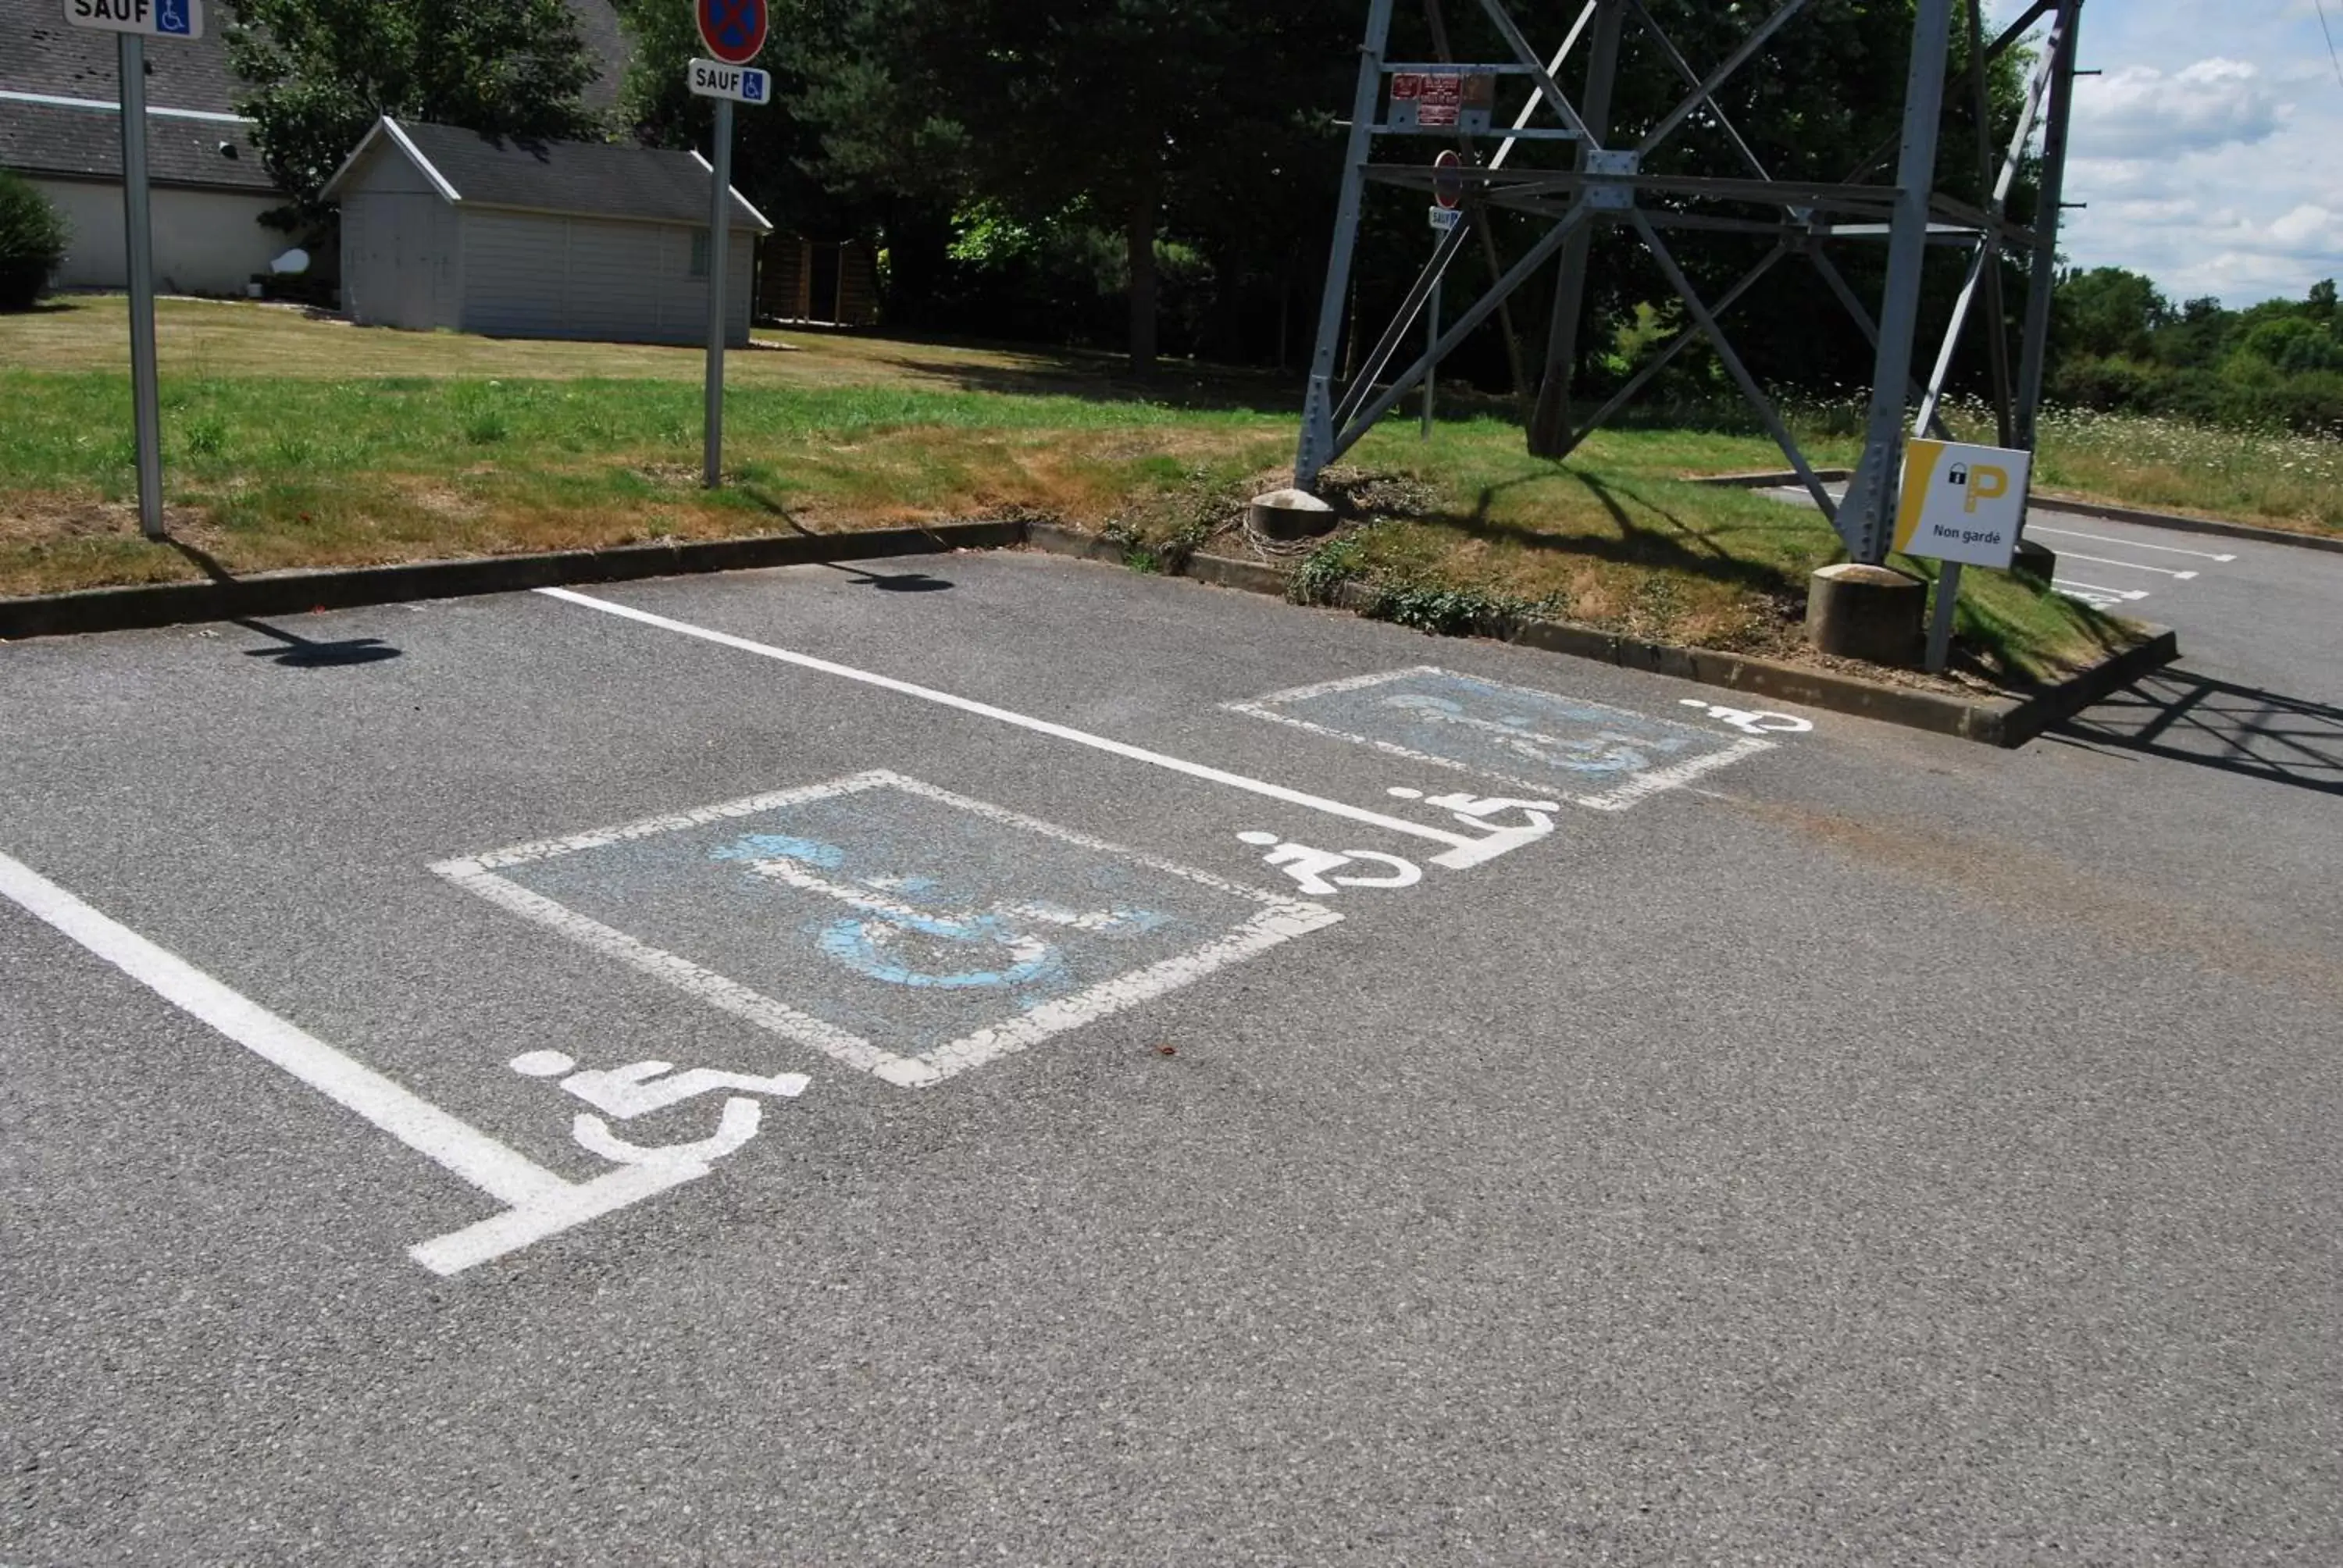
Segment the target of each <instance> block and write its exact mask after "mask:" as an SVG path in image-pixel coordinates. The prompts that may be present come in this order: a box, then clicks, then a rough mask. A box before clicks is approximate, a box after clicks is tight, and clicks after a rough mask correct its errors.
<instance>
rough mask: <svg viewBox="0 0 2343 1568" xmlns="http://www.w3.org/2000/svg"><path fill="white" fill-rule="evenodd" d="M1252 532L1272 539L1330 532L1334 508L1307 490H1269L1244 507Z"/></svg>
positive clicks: (1310, 536)
mask: <svg viewBox="0 0 2343 1568" xmlns="http://www.w3.org/2000/svg"><path fill="white" fill-rule="evenodd" d="M1245 517H1246V520H1247V521H1249V522H1250V523H1251V524H1252V527H1253V529H1254V531H1255V532H1257V533H1259V534H1261V535H1262V537H1263V538H1272V539H1304V538H1317V537H1318V536H1320V535H1322V534H1331V533H1332V532H1333V531H1334V508H1332V507H1330V506H1328V505H1327V504H1326V503H1325V502H1323V501H1322V500H1320V499H1319V498H1317V497H1315V496H1313V495H1312V494H1310V492H1308V491H1307V490H1292V489H1286V490H1272V491H1270V492H1269V494H1267V495H1265V496H1255V497H1254V498H1252V505H1251V506H1250V507H1248V508H1246V512H1245Z"/></svg>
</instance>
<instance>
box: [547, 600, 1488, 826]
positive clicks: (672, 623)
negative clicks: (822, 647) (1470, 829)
mask: <svg viewBox="0 0 2343 1568" xmlns="http://www.w3.org/2000/svg"><path fill="white" fill-rule="evenodd" d="M537 591H538V593H541V594H543V595H545V596H546V597H547V598H558V599H563V600H566V601H568V603H570V604H575V605H583V606H584V607H585V608H588V609H597V610H600V611H601V612H602V613H603V614H605V615H615V616H619V617H622V618H625V619H628V620H633V621H640V622H641V623H642V624H643V625H645V626H655V627H658V628H661V629H662V630H665V631H672V632H679V633H680V634H682V635H683V636H685V637H696V638H699V639H700V640H701V641H703V642H712V643H715V644H717V645H718V646H719V647H722V648H735V649H738V650H739V651H740V652H742V653H753V654H755V655H757V656H758V657H759V658H772V659H779V661H780V662H781V663H783V664H793V665H796V666H797V667H798V668H800V669H811V670H817V671H820V673H821V674H823V675H835V676H838V677H840V678H843V679H847V680H857V681H860V682H861V683H862V684H863V685H865V686H875V687H878V688H879V689H881V690H884V691H893V692H900V693H901V694H902V695H903V696H905V697H916V698H918V699H920V700H921V701H923V702H934V703H940V704H941V705H942V706H944V707H946V708H954V709H959V710H960V712H962V713H972V714H974V715H976V716H977V717H978V718H980V719H995V720H998V721H999V722H1001V723H1002V724H1013V725H1015V726H1016V727H1017V728H1019V729H1030V730H1031V731H1032V732H1033V733H1035V734H1037V735H1048V736H1051V737H1053V738H1055V739H1060V740H1071V741H1072V742H1073V743H1074V744H1075V745H1077V746H1087V747H1090V748H1091V749H1093V750H1096V751H1104V752H1107V753H1109V754H1110V755H1111V756H1116V757H1121V758H1126V759H1130V760H1131V761H1133V762H1144V763H1146V764H1148V765H1149V766H1150V767H1154V768H1163V769H1170V770H1171V771H1172V772H1174V773H1184V774H1186V775H1187V776H1188V777H1190V778H1192V779H1203V780H1205V781H1206V782H1207V783H1212V784H1220V785H1225V786H1226V787H1227V788H1229V789H1242V790H1245V791H1246V792H1248V793H1250V794H1254V795H1262V796H1266V797H1267V798H1269V799H1272V800H1282V801H1284V802H1285V803H1286V804H1288V805H1290V806H1301V807H1304V808H1307V809H1310V810H1312V811H1322V812H1324V813H1325V814H1326V815H1327V816H1329V817H1341V818H1343V819H1346V820H1348V821H1353V822H1364V823H1366V824H1368V825H1369V826H1371V827H1376V828H1382V829H1385V830H1386V831H1389V832H1393V833H1404V834H1408V835H1410V836H1411V837H1413V838H1418V839H1432V840H1433V842H1435V843H1441V844H1446V845H1448V846H1449V847H1450V848H1451V849H1470V848H1472V847H1473V846H1474V845H1475V844H1476V843H1478V842H1479V840H1478V839H1473V838H1472V837H1470V836H1469V835H1466V834H1463V833H1452V832H1449V831H1447V830H1446V829H1441V828H1432V827H1426V826H1425V825H1424V824H1423V823H1422V822H1411V821H1409V820H1407V819H1405V818H1403V817H1392V816H1387V815H1385V814H1384V813H1383V812H1381V811H1370V810H1367V809H1364V808H1363V807H1358V806H1353V805H1350V804H1348V803H1346V802H1344V801H1341V800H1330V799H1327V798H1326V797H1324V796H1322V795H1311V794H1306V793H1304V792H1303V791H1302V790H1300V789H1287V788H1286V787H1285V786H1283V785H1282V784H1271V783H1268V782H1266V781H1265V780H1262V779H1249V778H1247V777H1245V776H1244V775H1243V774H1242V773H1231V772H1228V771H1226V770H1225V769H1219V768H1210V767H1206V766H1205V765H1204V764H1202V763H1201V762H1190V761H1187V760H1185V759H1182V758H1178V757H1171V756H1166V755H1165V754H1164V753H1162V752H1161V751H1150V750H1148V749H1146V748H1144V747H1141V746H1131V745H1128V744H1126V743H1125V742H1123V741H1121V740H1110V739H1107V738H1106V737H1105V736H1103V735H1092V734H1091V733H1090V732H1089V731H1088V730H1084V729H1074V728H1073V727H1071V725H1065V724H1053V723H1051V721H1050V720H1048V719H1035V718H1032V717H1031V716H1030V715H1027V714H1023V713H1017V712H1012V711H1011V709H1006V708H995V707H993V706H992V705H991V704H990V703H989V702H977V701H973V700H971V699H969V698H965V697H955V696H954V695H952V694H951V693H950V692H949V691H938V690H936V689H933V688H932V687H926V686H915V685H913V684H912V683H911V682H910V681H908V680H897V679H895V678H893V677H891V676H886V675H879V674H875V673H873V672H872V671H870V670H867V669H857V668H854V667H853V666H851V665H846V664H837V663H833V662H832V661H830V660H829V659H826V658H814V657H813V656H812V655H811V654H805V653H794V652H791V651H790V650H789V649H788V648H775V647H773V646H772V645H771V644H769V643H762V642H752V641H750V640H749V638H745V637H734V636H733V635H731V634H730V633H729V632H722V631H712V630H710V629H709V628H706V627H702V626H694V625H692V624H691V623H690V622H689V621H681V620H671V619H669V618H668V617H666V616H663V615H653V614H652V613H651V612H650V611H649V610H641V609H636V608H634V607H633V606H631V605H623V604H618V603H615V602H613V601H611V600H609V599H600V598H594V597H592V596H591V595H589V594H582V593H578V592H577V591H575V590H574V589H570V588H538V590H537Z"/></svg>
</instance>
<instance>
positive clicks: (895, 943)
mask: <svg viewBox="0 0 2343 1568" xmlns="http://www.w3.org/2000/svg"><path fill="white" fill-rule="evenodd" d="M758 861H765V862H769V863H772V862H779V863H782V864H786V865H789V866H790V867H793V868H801V869H808V870H811V871H813V872H815V873H816V874H817V875H818V876H819V877H820V879H821V880H822V881H824V882H826V883H830V884H832V885H834V887H835V888H837V889H838V890H840V891H844V890H856V891H857V893H858V894H860V893H867V894H868V895H869V897H870V903H869V904H867V905H865V904H860V903H851V902H849V901H847V900H843V899H841V898H840V896H838V894H837V893H832V892H825V891H823V890H819V889H813V888H804V887H799V886H796V885H793V884H791V883H789V881H787V880H785V879H781V878H779V877H777V876H774V875H770V874H759V873H758V872H757V871H756V870H754V869H753V865H754V863H755V862H758ZM503 874H504V875H505V876H506V877H507V878H508V879H510V880H512V881H515V882H517V883H518V884H520V885H521V886H523V887H526V888H528V889H530V890H533V891H535V892H538V893H541V894H543V895H544V896H545V897H547V898H549V899H552V900H556V901H557V902H558V903H561V904H563V905H564V906H566V907H568V908H569V909H572V910H577V911H578V912H579V913H580V914H583V915H586V916H588V918H590V919H593V920H598V921H600V922H602V923H603V924H605V925H608V926H610V927H613V928H614V929H616V930H621V931H624V932H626V933H628V935H629V936H632V937H634V938H635V939H637V940H640V941H643V942H646V943H649V945H651V946H653V947H656V948H659V949H661V950H666V951H669V952H672V953H676V954H679V955H680V956H682V957H684V958H687V959H689V960H691V961H692V962H694V963H697V964H699V965H701V966H702V967H704V968H706V969H709V970H713V971H714V972H716V973H718V974H721V975H723V976H725V977H727V978H728V979H730V980H736V981H738V982H739V983H740V984H742V985H745V986H747V987H749V989H751V990H756V991H759V992H760V993H762V994H764V995H767V996H769V997H772V998H774V999H775V1000H779V1001H782V1002H785V1003H786V1004H788V1005H789V1006H790V1007H794V1008H798V1009H799V1010H803V1011H805V1012H808V1013H810V1014H812V1015H814V1016H815V1017H818V1018H820V1019H823V1020H826V1021H829V1022H830V1023H834V1024H836V1025H838V1026H839V1027H840V1028H843V1029H846V1030H851V1031H852V1032H854V1033H856V1034H859V1035H861V1036H863V1037H864V1038H866V1039H869V1040H872V1041H873V1042H875V1043H877V1044H879V1045H880V1046H882V1047H884V1048H885V1049H887V1050H895V1051H899V1052H902V1053H906V1054H918V1053H920V1052H922V1051H925V1050H931V1049H933V1048H934V1047H936V1046H939V1045H942V1044H945V1043H947V1042H949V1041H950V1040H960V1039H965V1038H966V1037H968V1036H969V1035H970V1034H973V1033H975V1032H977V1031H978V1030H982V1029H985V1028H988V1027H991V1026H995V1025H998V1024H1001V1023H1004V1022H1007V1021H1009V1020H1012V1019H1015V1018H1018V1017H1020V1016H1021V1015H1023V1014H1024V1013H1027V1012H1030V1011H1031V1010H1034V1009H1036V1008H1041V1007H1046V1006H1048V1005H1050V1004H1051V1003H1052V1002H1057V1001H1061V1000H1063V999H1065V998H1067V997H1070V996H1073V995H1075V994H1077V993H1080V992H1081V991H1085V990H1091V988H1093V987H1096V986H1100V985H1102V984H1105V983H1106V982H1108V981H1110V980H1114V979H1116V978H1118V977H1120V976H1123V975H1127V974H1130V973H1131V972H1132V971H1134V970H1141V969H1145V968H1147V967H1149V966H1151V965H1152V964H1156V963H1159V962H1161V961H1162V960H1165V959H1168V958H1171V957H1173V956H1174V955H1176V954H1179V953H1182V952H1186V951H1192V950H1194V949H1195V948H1197V947H1199V946H1201V945H1202V944H1203V943H1205V942H1208V941H1210V940H1213V939H1214V938H1216V937H1218V936H1221V935H1223V934H1225V933H1227V932H1228V931H1230V930H1233V929H1235V928H1236V927H1238V926H1240V925H1242V924H1243V923H1244V922H1245V921H1247V920H1251V919H1252V917H1253V916H1254V915H1256V914H1258V913H1259V911H1260V906H1259V905H1258V904H1257V903H1255V902H1253V901H1252V900H1250V899H1247V898H1244V897H1242V895H1233V894H1231V893H1229V892H1226V891H1223V890H1219V889H1215V888H1212V887H1210V886H1207V885H1204V884H1201V883H1197V882H1193V881H1191V880H1189V879H1186V878H1183V877H1180V876H1176V875H1172V874H1171V873H1167V872H1161V871H1157V870H1154V869H1150V868H1149V867H1146V866H1143V865H1139V864H1136V863H1134V862H1132V861H1131V860H1128V859H1123V858H1121V856H1118V855H1114V854H1111V853H1107V852H1104V851H1101V850H1098V849H1090V848H1088V847H1086V846H1084V845H1081V844H1077V843H1070V842H1068V841H1066V840H1065V839H1059V838H1055V837H1051V836H1050V835H1047V834H1042V833H1037V832H1033V831H1031V830H1029V829H1024V828H1022V827H1020V826H1018V825H1017V824H1015V823H1006V822H1001V821H997V820H995V819H990V818H988V817H984V816H980V815H978V814H976V813H974V812H970V811H968V810H965V809H961V808H960V807H957V806H954V805H952V804H951V803H950V802H948V801H940V800H937V799H933V798H931V797H928V796H924V795H919V794H914V793H911V792H909V791H905V790H901V789H895V788H892V787H890V786H880V787H876V788H872V789H862V790H856V791H851V792H849V793H845V794H840V795H833V796H823V797H820V798H817V799H807V800H800V801H796V802H792V803H789V804H786V805H782V806H778V807H774V808H771V809H768V810H764V811H759V812H755V813H751V814H748V815H744V816H739V817H729V818H726V819H723V820H721V821H710V822H706V823H700V824H694V825H692V826H689V827H686V828H681V829H675V830H673V831H671V832H662V833H655V834H648V835H645V836H642V837H640V838H635V839H625V840H619V841H613V842H610V843H606V844H599V845H596V846H593V847H591V848H588V849H579V850H576V851H573V852H570V853H566V854H562V855H557V856H552V857H548V858H547V859H540V860H535V861H530V862H528V863H525V864H521V865H517V866H514V867H512V868H510V869H508V870H507V871H506V872H504V873H503Z"/></svg>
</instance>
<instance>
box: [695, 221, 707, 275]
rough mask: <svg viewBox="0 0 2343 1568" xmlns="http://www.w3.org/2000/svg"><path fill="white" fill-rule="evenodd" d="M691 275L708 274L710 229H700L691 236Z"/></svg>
mask: <svg viewBox="0 0 2343 1568" xmlns="http://www.w3.org/2000/svg"><path fill="white" fill-rule="evenodd" d="M691 276H694V277H706V276H708V231H707V230H706V229H704V228H703V229H699V230H698V231H696V232H695V233H694V234H693V235H692V236H691Z"/></svg>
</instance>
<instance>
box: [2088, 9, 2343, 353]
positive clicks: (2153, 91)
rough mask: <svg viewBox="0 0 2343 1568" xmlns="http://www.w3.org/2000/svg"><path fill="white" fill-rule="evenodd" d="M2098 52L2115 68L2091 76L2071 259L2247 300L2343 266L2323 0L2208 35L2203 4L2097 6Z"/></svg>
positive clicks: (2338, 130) (2337, 129)
mask: <svg viewBox="0 0 2343 1568" xmlns="http://www.w3.org/2000/svg"><path fill="white" fill-rule="evenodd" d="M2208 42H2211V43H2213V44H2215V45H2217V47H2218V49H2219V53H2218V54H2217V55H2207V53H2206V45H2207V43H2208ZM2083 54H2084V64H2085V65H2096V66H2100V67H2103V68H2104V69H2105V71H2106V73H2107V74H2106V75H2102V76H2097V77H2091V76H2087V77H2084V78H2083V79H2082V80H2081V81H2079V82H2078V83H2077V84H2076V95H2075V124H2074V141H2073V144H2072V145H2073V155H2072V156H2071V158H2070V159H2069V161H2068V165H2067V176H2066V196H2067V199H2068V200H2070V201H2076V202H2086V203H2088V204H2089V206H2088V207H2087V209H2081V210H2077V211H2074V212H2070V213H2068V214H2067V215H2066V226H2065V228H2064V231H2063V233H2062V235H2061V237H2060V249H2061V250H2063V251H2064V252H2065V253H2066V256H2067V257H2068V259H2070V260H2071V261H2073V262H2074V263H2076V264H2077V266H2122V267H2128V268H2130V269H2132V270H2133V271H2136V272H2144V273H2147V275H2148V276H2151V277H2153V278H2155V279H2156V281H2157V284H2158V285H2159V286H2161V287H2162V288H2163V289H2164V291H2165V293H2166V294H2167V295H2168V296H2170V297H2173V298H2175V299H2187V298H2193V297H2198V296H2202V295H2212V296H2215V297H2218V298H2220V299H2221V300H2222V301H2223V302H2224V303H2225V304H2227V305H2230V306H2233V307H2236V306H2245V305H2250V304H2252V303H2254V302H2255V301H2256V300H2259V299H2267V298H2268V297H2272V296H2274V295H2284V296H2287V297H2295V298H2299V297H2301V296H2302V294H2303V293H2304V291H2305V290H2307V289H2308V287H2309V286H2311V284H2313V283H2314V282H2316V281H2318V279H2319V278H2322V277H2331V276H2338V274H2343V156H2338V149H2343V87H2338V84H2337V82H2336V80H2335V75H2334V70H2333V67H2332V65H2331V64H2330V63H2329V62H2328V58H2327V46H2326V42H2325V39H2324V37H2323V36H2322V35H2321V34H2320V33H2319V31H2318V19H2317V16H2316V15H2315V14H2314V13H2313V12H2312V10H2311V8H2310V7H2309V6H2308V5H2285V4H2272V5H2268V6H2267V7H2266V8H2265V7H2256V8H2250V9H2247V10H2243V11H2240V12H2237V14H2235V15H2224V16H2223V18H2222V26H2221V29H2220V30H2219V31H2218V32H2217V33H2216V34H2214V35H2211V37H2210V38H2209V39H2208V37H2207V33H2206V29H2205V26H2204V12H2203V8H2202V5H2201V3H2200V0H2124V4H2122V5H2104V4H2103V5H2092V6H2089V7H2088V8H2087V13H2086V18H2085V22H2084V26H2083ZM2314 65H2315V66H2316V67H2317V68H2316V69H2313V68H2312V67H2313V66H2314Z"/></svg>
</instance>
